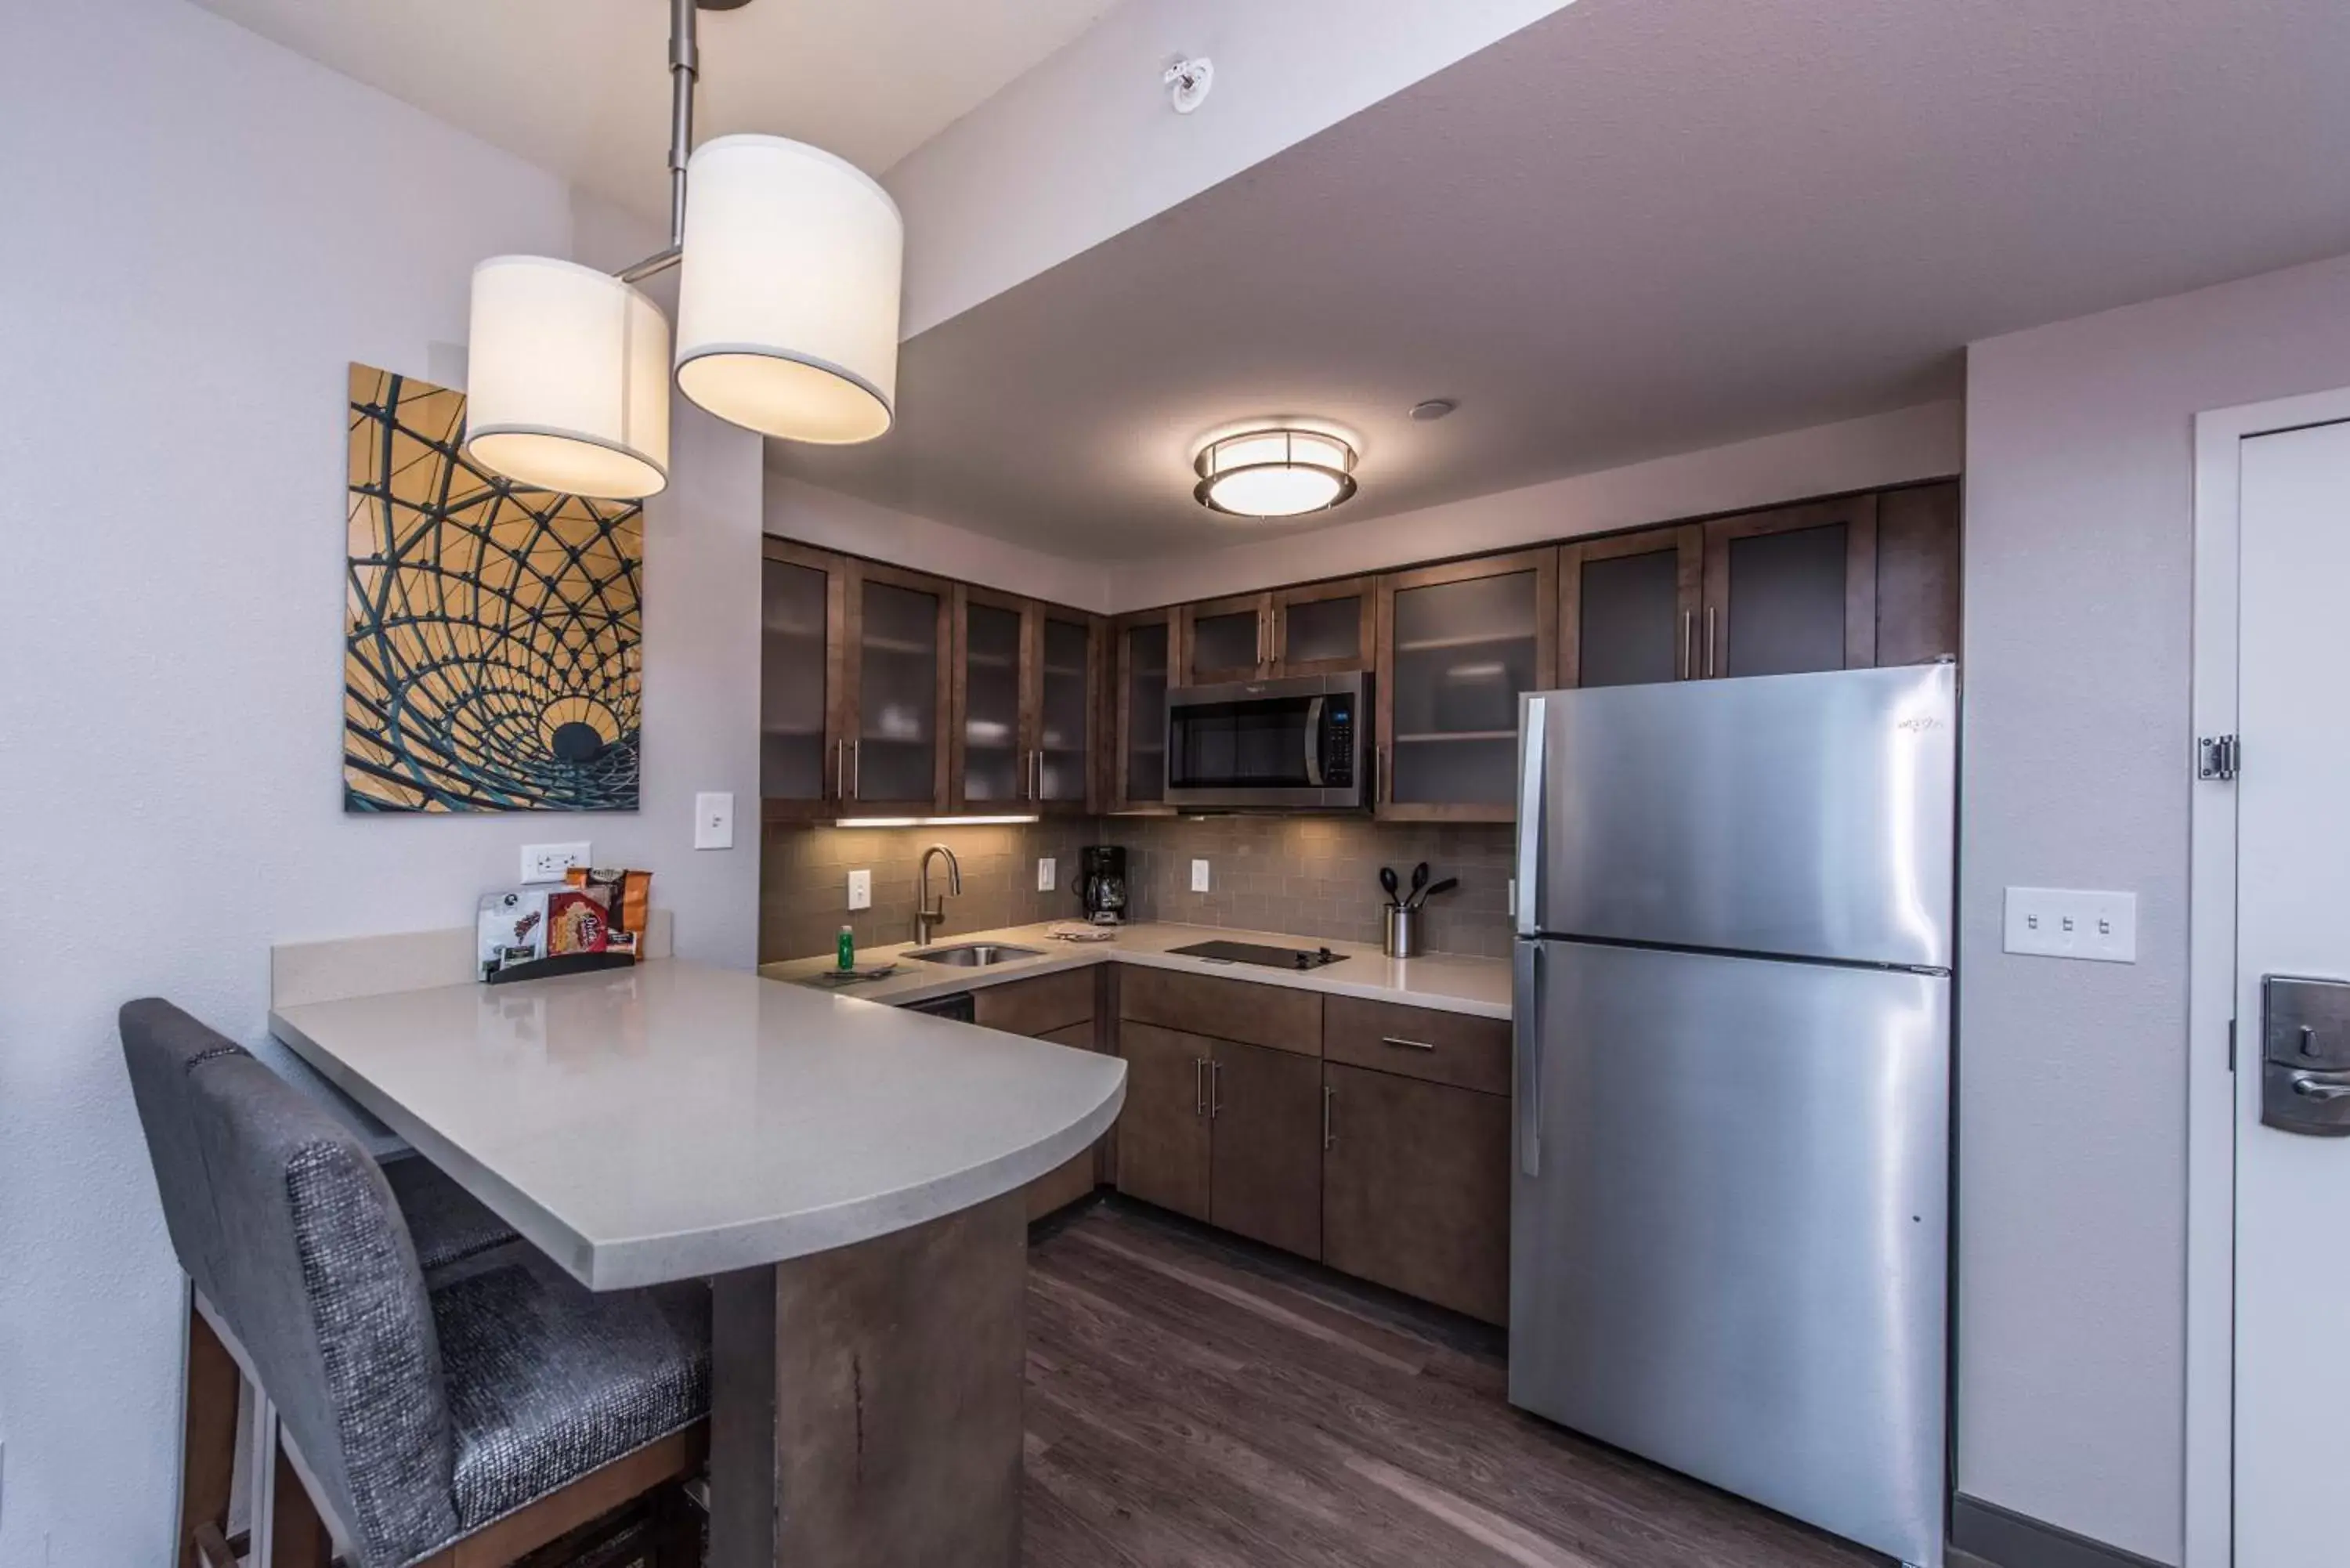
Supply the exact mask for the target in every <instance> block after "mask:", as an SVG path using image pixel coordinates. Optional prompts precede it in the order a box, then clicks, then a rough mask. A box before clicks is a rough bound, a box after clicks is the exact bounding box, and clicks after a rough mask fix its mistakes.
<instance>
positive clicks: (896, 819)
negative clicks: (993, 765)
mask: <svg viewBox="0 0 2350 1568" xmlns="http://www.w3.org/2000/svg"><path fill="white" fill-rule="evenodd" d="M1037 820H1038V818H1037V817H1036V816H1035V815H1033V814H1032V815H1027V816H844V817H841V818H839V819H838V820H837V821H835V822H834V823H833V826H835V827H1013V826H1018V825H1019V824H1022V823H1027V822H1035V821H1037Z"/></svg>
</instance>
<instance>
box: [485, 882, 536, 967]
mask: <svg viewBox="0 0 2350 1568" xmlns="http://www.w3.org/2000/svg"><path fill="white" fill-rule="evenodd" d="M546 899H547V896H546V893H545V892H544V891H540V890H536V889H534V888H508V889H506V890H505V891H504V892H499V893H484V894H483V895H482V902H481V906H480V909H479V910H478V911H477V913H476V916H475V922H474V924H475V930H476V933H477V936H478V939H479V943H480V946H479V949H478V953H477V956H478V957H479V959H480V963H481V973H482V978H483V979H484V980H487V979H488V978H489V977H490V976H492V975H494V974H495V973H496V972H497V971H500V970H502V969H504V968H507V967H508V966H509V965H513V964H518V963H535V962H536V961H538V960H540V959H543V958H545V957H546Z"/></svg>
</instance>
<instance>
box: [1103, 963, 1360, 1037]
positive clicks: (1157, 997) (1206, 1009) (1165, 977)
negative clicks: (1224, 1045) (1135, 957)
mask: <svg viewBox="0 0 2350 1568" xmlns="http://www.w3.org/2000/svg"><path fill="white" fill-rule="evenodd" d="M1118 1016H1119V1017H1121V1018H1130V1019H1133V1020H1134V1021H1135V1022H1136V1023H1156V1024H1158V1025H1159V1027H1160V1028H1162V1029H1180V1030H1181V1031H1183V1032H1184V1033H1187V1034H1206V1035H1210V1036H1211V1037H1213V1038H1215V1039H1218V1040H1237V1041H1239V1042H1241V1043H1242V1044H1244V1045H1263V1046H1265V1047H1266V1048H1268V1049H1270V1050H1274V1051H1293V1052H1295V1053H1296V1054H1298V1055H1301V1056H1319V1055H1320V1054H1322V998H1321V997H1320V996H1318V995H1316V994H1315V992H1310V991H1293V990H1291V989H1290V988H1289V987H1287V986H1280V985H1260V984H1257V983H1255V982H1254V981H1245V980H1219V979H1214V978H1211V977H1210V976H1207V975H1199V974H1179V973H1177V972H1175V971H1171V970H1163V969H1142V968H1139V967H1138V966H1135V965H1132V964H1128V965H1124V966H1122V972H1121V973H1120V974H1119V976H1118Z"/></svg>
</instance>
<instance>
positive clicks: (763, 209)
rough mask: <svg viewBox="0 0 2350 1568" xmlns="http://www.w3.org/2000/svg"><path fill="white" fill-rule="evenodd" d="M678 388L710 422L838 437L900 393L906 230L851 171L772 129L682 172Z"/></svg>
mask: <svg viewBox="0 0 2350 1568" xmlns="http://www.w3.org/2000/svg"><path fill="white" fill-rule="evenodd" d="M686 182H687V189H688V190H689V191H691V193H692V194H691V200H689V201H688V202H687V203H686V209H685V260H684V263H683V273H682V275H681V278H680V281H679V284H678V303H677V385H678V389H679V390H680V391H681V392H683V393H684V394H685V395H686V396H687V397H689V398H691V399H692V400H694V401H695V402H697V403H699V404H701V405H702V407H703V408H705V409H707V410H710V411H711V412H712V413H713V414H716V415H717V416H718V417H719V418H720V419H723V420H728V421H733V423H735V424H738V425H743V426H744V427H746V428H748V429H751V430H754V431H760V432H761V433H762V434H765V435H771V436H780V437H782V438H784V439H785V440H787V441H816V442H820V443H823V444H827V445H845V444H847V443H848V442H851V441H871V440H872V439H873V438H874V437H876V436H878V435H880V434H882V433H883V432H884V431H888V430H889V425H890V421H892V420H893V419H894V418H895V417H896V408H897V400H898V296H899V283H900V279H901V275H902V274H903V271H904V267H905V253H906V225H905V222H904V220H903V219H901V218H900V217H899V215H898V204H897V203H896V202H893V201H891V200H890V199H889V192H886V191H884V190H882V189H881V187H880V186H879V184H877V183H876V182H874V181H873V179H872V178H871V177H870V176H869V175H868V174H866V173H865V172H864V171H862V170H859V169H858V168H857V167H856V166H855V165H853V164H850V163H847V162H845V161H842V160H840V159H838V158H836V157H834V156H833V155H832V154H831V153H829V152H826V151H821V150H820V149H817V148H814V147H810V146H807V145H806V144H805V143H803V142H797V141H788V140H785V139H783V138H782V137H777V136H721V137H718V138H716V139H714V140H710V141H705V142H703V143H702V146H701V147H699V148H697V149H696V150H695V151H694V154H693V159H692V161H691V165H690V166H689V167H688V169H687V171H686Z"/></svg>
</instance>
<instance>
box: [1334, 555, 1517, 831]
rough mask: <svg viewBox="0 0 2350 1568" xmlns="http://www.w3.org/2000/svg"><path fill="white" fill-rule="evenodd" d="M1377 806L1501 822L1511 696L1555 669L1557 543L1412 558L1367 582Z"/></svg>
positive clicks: (1511, 761)
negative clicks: (1418, 561) (1374, 611)
mask: <svg viewBox="0 0 2350 1568" xmlns="http://www.w3.org/2000/svg"><path fill="white" fill-rule="evenodd" d="M1557 670H1558V552H1557V551H1556V550H1554V549H1541V550H1523V551H1519V552H1516V553H1514V554H1512V555H1507V556H1487V557H1486V558H1484V559H1482V560H1475V561H1456V562H1452V563H1451V564H1450V565H1447V566H1422V567H1419V569H1417V570H1414V571H1409V572H1398V573H1395V574H1393V575H1392V576H1385V577H1381V578H1380V579H1379V584H1378V681H1377V684H1376V689H1375V691H1374V697H1375V700H1376V702H1377V707H1378V718H1377V736H1378V748H1379V764H1380V765H1379V777H1378V784H1379V788H1378V815H1380V816H1382V817H1386V818H1389V819H1391V820H1405V821H1451V822H1507V821H1510V820H1511V819H1512V817H1513V815H1514V809H1513V799H1512V785H1513V783H1514V782H1515V779H1516V776H1517V748H1518V699H1519V697H1520V696H1522V695H1523V694H1524V693H1525V692H1528V691H1542V690H1544V689H1545V688H1546V687H1549V686H1550V685H1552V684H1553V683H1554V682H1555V680H1556V676H1557Z"/></svg>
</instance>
